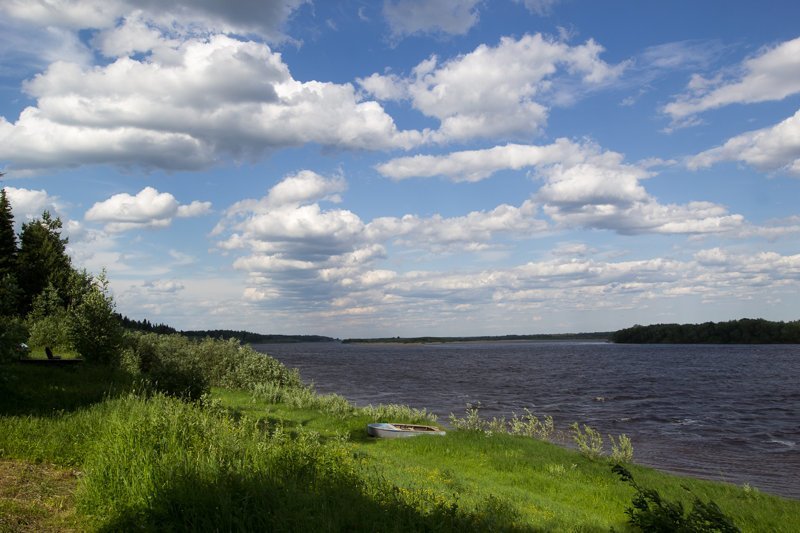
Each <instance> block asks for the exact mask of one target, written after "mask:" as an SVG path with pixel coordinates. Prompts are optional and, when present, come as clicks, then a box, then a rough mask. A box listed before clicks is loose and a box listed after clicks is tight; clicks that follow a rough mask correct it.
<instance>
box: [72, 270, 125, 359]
mask: <svg viewBox="0 0 800 533" xmlns="http://www.w3.org/2000/svg"><path fill="white" fill-rule="evenodd" d="M70 314H71V320H70V325H71V328H72V341H73V345H74V346H75V349H76V350H77V351H78V353H80V354H81V355H82V356H83V357H84V358H85V359H86V360H87V361H89V362H93V363H100V364H106V365H113V364H116V363H118V362H119V359H118V358H119V349H120V347H121V345H122V338H123V337H122V335H123V333H122V326H121V325H120V322H119V318H117V316H116V314H115V313H114V300H113V299H112V298H111V295H110V294H109V292H108V280H107V279H106V277H105V273H103V274H101V275H100V276H99V277H98V278H97V279H95V280H92V284H91V286H90V287H89V288H88V289H87V291H86V292H85V293H84V294H83V295H82V296H81V299H80V302H78V303H77V305H75V306H74V307H73V308H72V310H71V313H70Z"/></svg>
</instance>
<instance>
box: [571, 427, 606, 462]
mask: <svg viewBox="0 0 800 533" xmlns="http://www.w3.org/2000/svg"><path fill="white" fill-rule="evenodd" d="M570 429H571V430H572V440H573V441H574V442H575V444H577V445H578V450H579V451H580V452H581V453H582V454H583V455H585V456H586V457H588V458H589V459H597V458H599V457H601V456H602V455H603V436H602V435H600V432H599V431H597V430H594V429H592V428H591V427H589V426H588V425H586V424H584V425H583V430H581V427H580V426H579V425H578V423H577V422H575V423H573V424H572V425H571V426H570Z"/></svg>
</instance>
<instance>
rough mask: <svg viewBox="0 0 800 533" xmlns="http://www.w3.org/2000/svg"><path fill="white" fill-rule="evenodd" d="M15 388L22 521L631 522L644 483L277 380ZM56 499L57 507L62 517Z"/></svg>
mask: <svg viewBox="0 0 800 533" xmlns="http://www.w3.org/2000/svg"><path fill="white" fill-rule="evenodd" d="M2 383H3V385H2V387H3V389H4V390H3V393H4V394H3V396H2V398H3V399H2V400H0V402H2V404H0V408H2V411H0V412H2V417H0V450H2V452H0V453H2V461H3V465H4V468H5V470H4V471H10V472H22V473H24V472H28V474H26V475H25V477H24V479H23V480H21V482H22V485H21V486H19V485H18V486H17V487H16V489H15V490H16V494H17V495H21V496H17V495H14V494H10V493H13V492H14V490H12V488H13V487H12V488H9V487H4V489H5V490H3V491H0V515H2V516H3V517H4V518H3V520H4V522H3V526H4V527H5V526H9V527H10V528H11V529H16V530H25V529H26V528H27V529H28V530H38V531H42V530H44V531H46V530H48V529H50V530H63V529H75V530H109V529H125V528H126V527H132V526H133V525H134V524H135V525H137V526H140V527H145V528H147V527H150V526H152V527H154V528H155V527H160V528H165V527H166V528H169V527H174V528H176V529H183V528H186V527H193V528H196V529H215V528H216V529H223V530H228V529H243V528H244V529H272V530H299V529H326V530H361V531H367V530H375V529H376V527H377V528H378V529H385V530H390V531H391V530H397V531H400V530H418V529H425V528H430V529H433V528H441V529H443V530H485V529H489V528H495V529H504V530H520V531H527V530H533V529H550V530H576V529H583V530H608V529H610V528H611V527H613V528H615V529H617V530H626V529H627V527H628V526H627V516H626V514H625V510H626V509H627V508H628V507H630V503H631V498H632V496H633V494H634V492H633V489H632V488H631V487H630V486H629V485H627V484H625V483H623V482H621V481H620V480H619V478H618V477H617V476H616V475H615V474H613V473H612V472H611V465H610V463H609V462H608V461H607V460H604V459H595V460H590V459H588V458H587V457H585V456H583V455H580V454H578V453H576V452H574V451H571V450H567V449H564V448H561V447H559V446H556V445H553V444H550V443H547V442H543V441H538V440H535V439H532V438H528V437H521V436H512V435H503V434H488V433H487V432H485V431H451V432H448V435H447V436H446V437H442V438H433V437H431V438H427V437H426V438H418V439H404V440H401V441H380V440H374V439H371V438H368V437H367V436H366V432H365V431H364V428H365V425H366V424H367V423H368V422H371V421H375V419H376V418H379V417H390V418H392V420H393V421H397V419H401V418H402V419H405V420H403V421H413V419H417V420H425V419H426V418H427V414H426V413H424V412H420V411H413V410H409V409H405V408H400V407H384V408H381V410H376V409H372V410H364V409H356V408H354V407H353V406H352V405H350V404H348V403H347V402H346V401H344V399H343V398H341V397H337V396H331V395H329V396H319V395H315V394H313V393H311V392H310V391H308V390H307V389H303V390H305V391H306V392H302V393H299V392H287V391H284V390H282V389H280V388H276V387H266V388H263V387H262V388H261V390H260V392H257V393H254V392H252V391H245V390H234V389H230V388H220V387H215V388H214V389H212V392H211V394H210V396H207V397H205V398H204V399H203V400H202V401H201V402H188V403H187V402H183V401H180V400H177V399H173V398H169V397H165V396H162V395H160V394H150V395H147V394H142V393H137V392H135V390H134V389H135V388H136V386H135V384H134V382H133V381H131V379H130V376H129V375H126V374H124V373H120V372H117V371H112V370H109V369H102V368H97V367H93V366H81V367H79V368H71V369H62V368H41V367H25V366H22V365H7V366H5V367H4V368H3V382H2ZM41 465H45V466H44V467H41ZM42 468H45V470H42ZM630 469H631V471H632V472H633V474H634V476H635V478H636V480H637V481H638V482H639V483H641V484H642V485H644V486H647V487H650V488H654V489H656V490H658V491H659V493H660V494H661V495H662V496H663V497H664V498H667V499H669V500H676V501H682V502H684V504H685V505H686V506H687V508H689V507H691V505H692V503H693V497H694V496H696V497H698V498H699V499H700V500H702V501H708V500H713V501H714V502H716V503H717V504H718V505H719V506H720V508H721V509H722V510H723V512H724V513H726V514H728V515H729V516H730V517H731V518H732V519H733V520H734V522H735V523H736V525H737V526H738V527H740V528H741V529H743V530H745V531H763V530H772V531H793V530H797V529H798V528H799V527H800V502H797V501H793V500H786V499H782V498H778V497H773V496H770V495H766V494H763V493H760V492H758V491H756V490H753V489H750V488H748V487H740V486H735V485H727V484H721V483H713V482H706V481H700V480H695V479H689V478H681V477H677V476H670V475H666V474H663V473H660V472H657V471H655V470H652V469H648V468H643V467H638V466H632V467H630ZM40 470H42V471H41V472H40ZM25 480H28V481H29V483H28V481H25ZM18 481H19V480H18ZM0 483H4V482H0ZM26 483H28V485H26ZM37 487H38V488H37ZM42 487H45V488H42ZM683 487H688V488H689V489H690V490H691V492H687V490H685V489H684V488H683ZM34 489H36V490H34ZM37 490H38V492H37ZM26 494H27V495H28V496H29V497H28V499H27V500H26V496H25V495H26ZM37 494H38V496H37ZM693 495H694V496H693ZM54 502H55V503H54ZM48 506H49V507H48ZM50 507H57V508H58V509H59V512H58V513H57V514H56V515H53V516H52V517H49V514H48V513H47V512H46V509H48V508H50ZM170 525H171V526H170Z"/></svg>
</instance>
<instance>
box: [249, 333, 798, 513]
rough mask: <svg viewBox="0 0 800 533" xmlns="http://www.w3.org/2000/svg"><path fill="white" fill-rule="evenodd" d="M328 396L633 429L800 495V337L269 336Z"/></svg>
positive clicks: (664, 461) (669, 453)
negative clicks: (327, 339)
mask: <svg viewBox="0 0 800 533" xmlns="http://www.w3.org/2000/svg"><path fill="white" fill-rule="evenodd" d="M253 347H254V348H255V349H257V350H259V351H262V352H266V353H268V354H270V355H272V356H274V357H276V358H277V359H278V360H280V361H281V362H283V363H284V364H285V365H287V366H289V367H294V368H298V369H299V370H300V374H301V377H302V378H303V380H304V381H305V382H306V383H309V382H313V383H314V385H315V386H316V389H317V390H318V391H319V392H322V393H330V392H335V393H338V394H341V395H342V396H344V397H346V398H347V399H349V400H351V401H352V402H354V403H355V404H357V405H367V404H378V403H401V404H406V405H410V406H412V407H418V408H422V407H425V408H427V409H428V410H430V411H433V412H434V413H436V414H437V415H439V418H440V421H446V419H447V416H448V415H449V414H450V413H451V412H452V413H456V414H458V415H459V416H463V414H464V408H465V406H466V404H467V403H472V404H474V403H477V402H480V404H481V405H482V410H481V411H482V413H483V415H484V416H485V417H492V416H505V417H510V416H511V415H512V413H514V412H516V413H517V414H522V410H523V409H524V408H526V407H527V408H529V409H530V410H531V411H532V412H533V413H534V414H536V415H538V416H540V417H542V416H544V415H550V416H552V417H553V418H554V419H555V423H556V427H557V428H558V429H562V430H566V429H567V428H568V426H569V425H570V424H571V423H572V422H580V423H582V424H583V423H586V424H589V425H590V426H592V427H594V428H596V429H598V430H600V431H601V432H602V433H603V435H606V434H608V433H611V434H614V435H616V434H620V433H625V434H627V435H628V436H630V437H631V439H632V441H633V445H634V460H635V461H636V462H637V463H640V464H645V465H650V466H653V467H656V468H659V469H661V470H665V471H669V472H674V473H679V474H686V475H691V476H696V477H702V478H708V479H716V480H722V481H727V482H730V483H736V484H739V485H741V484H744V483H749V484H750V485H751V486H752V487H755V488H758V489H759V490H762V491H764V492H769V493H773V494H779V495H782V496H786V497H791V498H795V499H800V345H756V346H731V345H726V346H718V345H618V344H607V343H586V342H574V343H573V342H486V343H454V344H425V345H400V344H398V345H393V344H384V345H368V344H362V345H354V344H340V343H309V344H262V345H254V346H253Z"/></svg>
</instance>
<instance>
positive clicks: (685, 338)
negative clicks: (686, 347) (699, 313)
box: [611, 318, 800, 344]
mask: <svg viewBox="0 0 800 533" xmlns="http://www.w3.org/2000/svg"><path fill="white" fill-rule="evenodd" d="M611 341H612V342H617V343H634V344H656V343H660V344H800V320H795V321H792V322H772V321H769V320H764V319H761V318H755V319H754V318H743V319H740V320H730V321H728V322H705V323H703V324H653V325H650V326H640V325H636V326H633V327H630V328H626V329H621V330H619V331H617V332H615V333H614V334H613V335H612V336H611Z"/></svg>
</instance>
